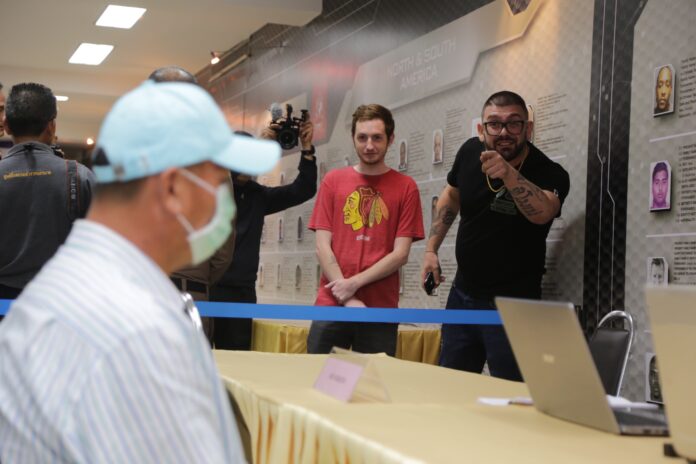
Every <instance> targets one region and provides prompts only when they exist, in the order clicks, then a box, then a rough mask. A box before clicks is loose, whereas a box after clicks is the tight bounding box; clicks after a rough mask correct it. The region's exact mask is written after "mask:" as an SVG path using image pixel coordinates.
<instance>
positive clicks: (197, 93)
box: [92, 81, 281, 183]
mask: <svg viewBox="0 0 696 464" xmlns="http://www.w3.org/2000/svg"><path fill="white" fill-rule="evenodd" d="M280 152H281V150H280V145H278V144H277V143H276V142H274V141H270V140H257V139H253V138H250V137H239V136H235V135H234V134H233V133H232V131H231V130H230V127H229V126H228V125H227V121H226V120H225V117H224V115H223V114H222V111H220V108H219V107H218V105H217V103H215V101H214V100H213V98H212V97H211V96H210V95H209V94H208V92H206V91H205V90H203V89H202V88H200V87H199V86H197V85H193V84H189V83H181V82H161V83H155V82H152V81H146V82H144V83H143V84H141V85H140V86H139V87H137V88H136V89H134V90H132V91H130V92H128V93H127V94H125V95H124V96H123V97H121V98H120V99H119V100H118V101H117V102H116V103H115V104H114V106H113V107H112V108H111V111H109V113H108V114H107V115H106V118H105V119H104V122H103V124H102V127H101V131H100V133H99V138H98V140H97V144H96V146H95V148H94V152H93V155H92V156H93V163H92V164H93V170H94V174H95V175H96V177H97V181H98V182H102V183H109V182H125V181H128V180H132V179H139V178H142V177H147V176H151V175H154V174H158V173H160V172H162V171H164V170H166V169H168V168H172V167H184V166H191V165H194V164H198V163H202V162H204V161H211V162H212V163H215V164H217V165H219V166H222V167H224V168H227V169H229V170H232V171H237V172H242V173H245V174H250V175H254V176H255V175H259V174H263V173H264V172H267V171H270V170H271V169H273V167H274V166H275V165H276V163H277V162H278V159H279V158H280Z"/></svg>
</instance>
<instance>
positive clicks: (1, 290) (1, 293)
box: [0, 284, 23, 300]
mask: <svg viewBox="0 0 696 464" xmlns="http://www.w3.org/2000/svg"><path fill="white" fill-rule="evenodd" d="M22 290H23V289H22V288H14V287H8V286H7V285H3V284H0V299H3V300H14V299H15V298H17V297H18V296H19V294H20V293H22Z"/></svg>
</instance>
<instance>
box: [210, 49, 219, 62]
mask: <svg viewBox="0 0 696 464" xmlns="http://www.w3.org/2000/svg"><path fill="white" fill-rule="evenodd" d="M210 56H211V57H212V58H210V64H218V63H219V62H220V54H219V53H218V52H210Z"/></svg>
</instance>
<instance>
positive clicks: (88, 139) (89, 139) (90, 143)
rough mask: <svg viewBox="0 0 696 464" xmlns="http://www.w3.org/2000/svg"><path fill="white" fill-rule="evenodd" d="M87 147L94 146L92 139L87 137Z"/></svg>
mask: <svg viewBox="0 0 696 464" xmlns="http://www.w3.org/2000/svg"><path fill="white" fill-rule="evenodd" d="M86 142H87V145H94V139H93V138H92V137H87V140H86Z"/></svg>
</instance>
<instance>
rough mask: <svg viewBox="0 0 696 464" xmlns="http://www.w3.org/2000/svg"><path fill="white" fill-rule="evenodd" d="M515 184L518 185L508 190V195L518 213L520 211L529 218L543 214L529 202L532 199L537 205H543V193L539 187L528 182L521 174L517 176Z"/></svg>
mask: <svg viewBox="0 0 696 464" xmlns="http://www.w3.org/2000/svg"><path fill="white" fill-rule="evenodd" d="M517 182H518V184H519V185H518V186H517V187H515V188H513V189H512V190H510V194H511V195H512V198H513V199H514V200H515V203H517V206H518V207H519V209H520V211H522V214H524V215H525V216H526V217H528V218H530V217H532V216H537V215H539V214H541V213H543V210H542V209H540V208H538V207H537V206H535V205H534V204H532V202H531V201H530V200H532V197H533V199H534V200H536V201H535V203H537V205H538V204H539V203H541V205H543V204H544V200H545V196H544V192H543V191H542V190H541V189H540V188H539V187H537V186H536V185H534V184H532V183H531V182H529V181H528V180H527V179H526V178H525V177H524V176H523V175H522V174H518V175H517Z"/></svg>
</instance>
